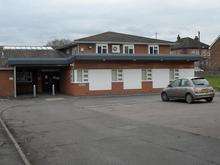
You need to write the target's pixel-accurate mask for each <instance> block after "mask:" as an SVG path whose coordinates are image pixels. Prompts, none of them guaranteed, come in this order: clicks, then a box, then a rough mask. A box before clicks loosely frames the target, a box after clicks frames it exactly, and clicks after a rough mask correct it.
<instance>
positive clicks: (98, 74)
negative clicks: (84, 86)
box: [89, 69, 112, 90]
mask: <svg viewBox="0 0 220 165" xmlns="http://www.w3.org/2000/svg"><path fill="white" fill-rule="evenodd" d="M111 88H112V80H111V70H110V69H90V70H89V90H111Z"/></svg>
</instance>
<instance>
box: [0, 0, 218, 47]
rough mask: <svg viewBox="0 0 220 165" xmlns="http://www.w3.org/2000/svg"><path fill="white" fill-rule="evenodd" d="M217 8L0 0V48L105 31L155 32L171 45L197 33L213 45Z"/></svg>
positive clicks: (160, 0) (194, 3) (112, 0)
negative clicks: (180, 36) (178, 37)
mask: <svg viewBox="0 0 220 165" xmlns="http://www.w3.org/2000/svg"><path fill="white" fill-rule="evenodd" d="M183 4H184V5H183ZM219 7H220V5H219V3H218V1H216V0H210V1H209V3H207V2H200V1H199V0H191V1H190V0H183V2H182V1H181V3H180V2H179V1H177V0H170V1H164V0H154V1H153V0H147V1H144V0H136V1H134V0H127V1H125V0H122V1H116V0H109V1H101V0H84V1H75V0H53V1H49V0H48V1H45V0H19V1H16V0H7V1H4V0H0V15H1V19H0V44H34V45H42V44H45V43H46V42H47V41H48V40H52V39H54V38H69V39H72V40H73V39H75V38H78V37H83V36H86V35H91V34H95V33H100V32H103V31H109V30H111V31H119V32H125V33H131V34H137V35H143V36H148V37H152V36H154V35H155V33H156V32H157V33H158V36H159V38H162V39H167V40H172V41H174V40H175V39H176V35H177V34H181V35H182V36H192V37H193V36H194V35H196V33H197V31H198V30H200V31H201V33H202V39H203V41H204V42H207V43H211V42H212V41H213V40H214V38H215V37H217V35H219V30H218V29H219V24H218V20H219V19H220V11H219Z"/></svg>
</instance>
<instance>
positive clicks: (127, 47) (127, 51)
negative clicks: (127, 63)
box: [123, 45, 134, 54]
mask: <svg viewBox="0 0 220 165" xmlns="http://www.w3.org/2000/svg"><path fill="white" fill-rule="evenodd" d="M123 53H125V54H134V45H124V46H123Z"/></svg>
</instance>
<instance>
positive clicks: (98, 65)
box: [0, 32, 201, 97]
mask: <svg viewBox="0 0 220 165" xmlns="http://www.w3.org/2000/svg"><path fill="white" fill-rule="evenodd" d="M172 45H173V42H170V41H165V40H158V39H152V38H146V37H141V36H134V35H129V34H122V33H116V32H105V33H101V34H97V35H93V36H89V37H85V38H81V39H77V40H75V41H74V42H73V43H71V44H68V45H65V46H63V47H61V48H59V49H57V50H54V49H52V48H50V47H31V46H30V47H14V46H13V47H10V46H4V47H2V49H1V55H2V56H1V59H0V60H1V61H2V65H1V69H0V76H1V79H0V89H1V91H0V95H1V96H12V95H14V96H15V97H16V96H17V94H18V95H19V94H26V93H33V86H34V85H35V86H36V89H37V94H41V93H51V88H52V86H53V85H54V86H55V88H56V91H57V92H60V93H64V94H69V95H74V96H82V95H108V94H120V95H126V94H137V93H149V92H158V91H160V90H161V89H162V88H164V87H166V86H167V85H168V84H169V82H170V81H173V80H175V79H177V78H190V77H193V76H194V62H195V61H198V60H200V58H201V57H200V56H199V55H174V54H171V46H172Z"/></svg>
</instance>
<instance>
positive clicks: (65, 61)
mask: <svg viewBox="0 0 220 165" xmlns="http://www.w3.org/2000/svg"><path fill="white" fill-rule="evenodd" d="M201 59H202V57H201V56H199V55H146V54H145V55H143V54H142V55H140V54H139V55H128V54H117V55H115V54H100V55H98V54H75V55H71V56H68V57H62V58H35V57H30V58H27V57H26V58H18V57H16V58H9V59H8V64H9V65H12V66H16V65H29V66H31V65H39V66H41V65H57V66H58V65H61V66H64V65H69V64H71V63H73V62H74V61H146V62H147V61H150V62H157V61H158V62H161V61H164V62H165V61H174V62H175V61H176V62H177V61H188V62H190V61H191V62H194V61H198V60H201Z"/></svg>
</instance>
